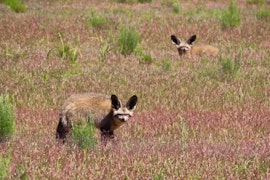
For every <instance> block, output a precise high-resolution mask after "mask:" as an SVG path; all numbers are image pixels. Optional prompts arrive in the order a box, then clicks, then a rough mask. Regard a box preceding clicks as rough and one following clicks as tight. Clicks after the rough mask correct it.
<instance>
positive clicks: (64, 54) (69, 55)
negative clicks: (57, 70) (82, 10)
mask: <svg viewBox="0 0 270 180" xmlns="http://www.w3.org/2000/svg"><path fill="white" fill-rule="evenodd" d="M58 36H59V39H60V42H61V44H60V45H59V46H58V47H57V50H58V54H59V57H60V58H61V60H68V61H69V62H70V63H75V62H76V60H77V58H78V54H79V52H78V48H71V47H70V45H68V44H67V43H64V41H63V38H62V36H61V34H60V33H58Z"/></svg>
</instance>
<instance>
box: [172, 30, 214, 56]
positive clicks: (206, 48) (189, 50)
mask: <svg viewBox="0 0 270 180" xmlns="http://www.w3.org/2000/svg"><path fill="white" fill-rule="evenodd" d="M171 40H172V42H173V44H175V45H176V47H177V49H178V53H179V55H180V56H184V55H187V56H188V57H193V56H212V57H216V56H218V54H219V49H218V48H216V47H213V46H210V45H192V43H193V42H194V41H195V40H196V35H193V36H191V37H190V38H189V39H188V40H187V41H180V40H179V39H178V38H177V37H176V36H175V35H171Z"/></svg>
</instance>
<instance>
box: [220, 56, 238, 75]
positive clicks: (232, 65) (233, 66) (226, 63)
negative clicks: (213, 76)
mask: <svg viewBox="0 0 270 180" xmlns="http://www.w3.org/2000/svg"><path fill="white" fill-rule="evenodd" d="M221 66H222V72H223V75H235V74H236V73H237V72H238V70H239V68H240V63H239V62H238V61H234V60H233V59H232V58H224V59H221Z"/></svg>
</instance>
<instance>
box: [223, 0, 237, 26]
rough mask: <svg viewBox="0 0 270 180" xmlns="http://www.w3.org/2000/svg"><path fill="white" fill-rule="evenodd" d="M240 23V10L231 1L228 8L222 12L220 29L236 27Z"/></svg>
mask: <svg viewBox="0 0 270 180" xmlns="http://www.w3.org/2000/svg"><path fill="white" fill-rule="evenodd" d="M240 22H241V18H240V10H239V8H238V7H237V3H236V2H235V1H231V3H230V5H229V7H228V8H227V9H225V10H223V11H222V14H221V26H222V28H228V27H237V26H238V25H239V24H240Z"/></svg>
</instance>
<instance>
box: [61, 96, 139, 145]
mask: <svg viewBox="0 0 270 180" xmlns="http://www.w3.org/2000/svg"><path fill="white" fill-rule="evenodd" d="M137 100H138V98H137V96H136V95H133V96H132V97H130V98H129V100H128V101H127V102H126V104H122V102H121V101H120V100H119V99H118V97H117V96H116V95H111V97H108V96H106V95H103V94H96V93H88V94H77V95H72V96H71V97H70V98H68V99H67V100H66V101H65V102H64V104H63V106H62V109H61V112H60V119H59V123H58V126H57V130H56V138H57V139H62V140H63V142H64V141H65V139H66V137H67V135H69V134H70V133H71V131H72V126H73V125H75V124H79V123H94V125H95V127H96V128H98V129H99V130H100V132H101V138H102V139H104V138H105V139H115V135H114V130H116V129H117V128H119V127H120V126H121V125H123V124H124V123H125V122H127V121H128V120H129V119H130V118H131V117H132V115H133V110H134V109H135V107H136V104H137ZM90 121H92V122H90Z"/></svg>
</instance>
